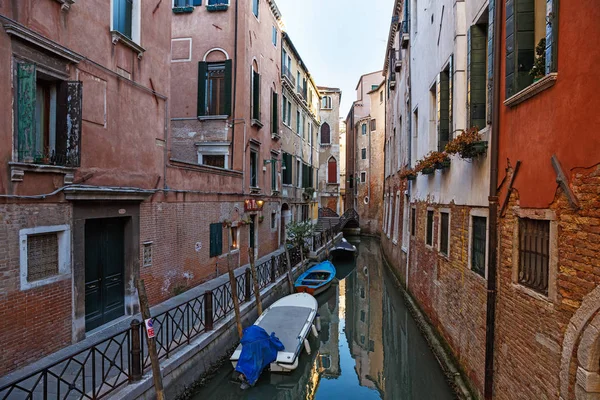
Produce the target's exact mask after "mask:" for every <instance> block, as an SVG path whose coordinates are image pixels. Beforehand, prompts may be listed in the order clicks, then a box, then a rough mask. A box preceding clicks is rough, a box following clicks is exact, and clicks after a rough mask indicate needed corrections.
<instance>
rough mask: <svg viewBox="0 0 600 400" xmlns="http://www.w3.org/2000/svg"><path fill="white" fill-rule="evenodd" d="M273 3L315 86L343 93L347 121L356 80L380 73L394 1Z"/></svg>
mask: <svg viewBox="0 0 600 400" xmlns="http://www.w3.org/2000/svg"><path fill="white" fill-rule="evenodd" d="M275 1H276V3H277V5H278V6H279V10H280V11H281V14H282V15H283V21H284V23H285V27H286V31H287V32H288V34H289V35H290V38H291V39H292V42H294V45H295V46H296V49H298V52H299V53H300V56H301V57H302V60H303V61H304V62H305V63H306V65H307V66H308V69H309V70H310V73H311V74H312V76H313V78H314V79H315V82H316V83H317V85H319V86H330V87H338V88H340V89H342V92H343V93H342V107H341V109H340V117H343V118H344V119H345V118H346V115H347V114H348V111H349V110H350V105H351V104H352V102H353V101H354V100H355V97H356V95H355V91H354V90H355V88H356V84H357V83H358V79H359V78H360V76H361V75H363V74H366V73H369V72H373V71H379V70H381V69H382V68H383V60H384V52H385V47H386V45H387V38H388V33H389V28H390V23H391V17H392V7H393V5H394V1H393V0H360V1H359V0H304V1H299V0H275ZM382 79H383V77H382Z"/></svg>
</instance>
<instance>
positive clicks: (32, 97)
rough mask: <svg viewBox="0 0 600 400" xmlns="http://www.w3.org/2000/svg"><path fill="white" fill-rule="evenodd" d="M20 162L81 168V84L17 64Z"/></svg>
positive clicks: (17, 123)
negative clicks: (58, 78)
mask: <svg viewBox="0 0 600 400" xmlns="http://www.w3.org/2000/svg"><path fill="white" fill-rule="evenodd" d="M16 77H17V90H16V99H15V102H14V104H15V116H16V127H17V135H16V140H17V144H16V147H17V155H16V158H17V161H19V162H26V163H35V164H51V165H61V166H68V167H78V166H79V164H80V143H81V111H82V95H83V90H82V84H81V82H77V81H73V82H71V81H60V80H57V79H55V78H53V77H50V76H47V75H45V74H43V73H39V74H38V72H37V67H36V65H35V64H30V63H20V62H19V63H16Z"/></svg>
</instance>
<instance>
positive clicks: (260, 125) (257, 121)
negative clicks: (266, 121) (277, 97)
mask: <svg viewBox="0 0 600 400" xmlns="http://www.w3.org/2000/svg"><path fill="white" fill-rule="evenodd" d="M250 125H251V126H256V127H258V129H261V128H262V127H263V126H264V125H263V123H262V122H260V120H258V119H256V118H252V121H251V122H250Z"/></svg>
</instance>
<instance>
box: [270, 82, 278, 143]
mask: <svg viewBox="0 0 600 400" xmlns="http://www.w3.org/2000/svg"><path fill="white" fill-rule="evenodd" d="M271 133H272V134H273V135H275V136H279V95H278V94H277V92H271Z"/></svg>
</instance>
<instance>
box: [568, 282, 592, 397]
mask: <svg viewBox="0 0 600 400" xmlns="http://www.w3.org/2000/svg"><path fill="white" fill-rule="evenodd" d="M576 348H577V353H576V354H575V349H576ZM573 364H575V365H573ZM572 367H575V368H573V369H572ZM571 371H575V376H573V374H572V373H571ZM572 382H574V383H575V386H574V389H573V386H572V385H571V383H572ZM573 395H574V396H573ZM573 397H575V399H577V400H600V287H597V288H596V289H594V290H593V291H592V292H591V293H590V294H588V295H587V296H586V297H585V299H584V301H583V302H582V303H581V307H579V310H577V312H576V313H575V315H574V316H573V318H571V321H570V322H569V325H568V327H567V331H566V333H565V337H564V340H563V345H562V357H561V369H560V398H561V400H569V399H572V398H573Z"/></svg>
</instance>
